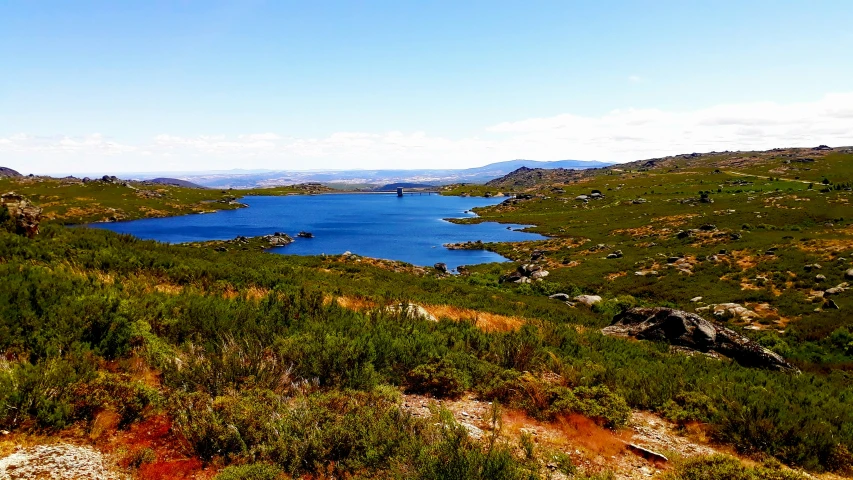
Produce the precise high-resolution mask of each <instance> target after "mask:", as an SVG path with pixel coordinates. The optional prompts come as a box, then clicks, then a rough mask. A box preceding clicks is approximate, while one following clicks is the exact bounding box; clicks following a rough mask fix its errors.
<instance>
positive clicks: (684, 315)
mask: <svg viewBox="0 0 853 480" xmlns="http://www.w3.org/2000/svg"><path fill="white" fill-rule="evenodd" d="M602 333H604V334H605V335H613V336H622V337H633V338H637V339H639V340H651V341H665V342H668V343H669V344H671V345H674V346H677V347H684V348H687V349H690V350H694V351H698V352H702V353H716V354H719V355H723V356H725V357H729V358H731V359H732V360H734V361H736V362H738V363H740V364H741V365H744V366H746V367H756V368H765V369H768V370H779V371H785V372H795V373H799V370H797V368H796V367H794V366H792V365H791V364H789V363H788V362H786V361H785V359H784V358H782V357H781V356H779V355H778V354H776V353H775V352H772V351H770V350H768V349H766V348H764V347H762V346H761V345H759V344H758V343H756V342H754V341H752V340H750V339H749V338H747V337H744V336H743V335H741V334H739V333H737V332H735V331H733V330H730V329H728V328H725V327H723V326H722V325H719V324H717V323H715V322H712V321H709V320H705V319H704V318H702V317H700V316H699V315H696V314H695V313H688V312H684V311H681V310H676V309H674V308H667V307H655V308H632V309H630V310H626V311H625V312H622V313H620V314H619V315H617V316H616V317H615V318H614V319H613V323H611V324H610V326H608V327H605V328H603V329H602Z"/></svg>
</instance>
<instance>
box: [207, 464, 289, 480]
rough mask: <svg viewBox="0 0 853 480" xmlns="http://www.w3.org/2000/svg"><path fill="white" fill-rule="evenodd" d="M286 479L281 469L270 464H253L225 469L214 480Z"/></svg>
mask: <svg viewBox="0 0 853 480" xmlns="http://www.w3.org/2000/svg"><path fill="white" fill-rule="evenodd" d="M281 478H284V473H283V472H282V470H281V469H280V468H278V467H277V466H275V465H270V464H268V463H251V464H248V465H232V466H230V467H225V468H223V469H222V471H220V472H219V473H218V474H217V475H216V476H215V477H213V480H276V479H281Z"/></svg>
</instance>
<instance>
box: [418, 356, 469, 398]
mask: <svg viewBox="0 0 853 480" xmlns="http://www.w3.org/2000/svg"><path fill="white" fill-rule="evenodd" d="M468 383H469V380H468V379H467V378H465V375H464V374H463V373H462V372H461V371H459V370H457V369H456V367H454V366H453V365H452V364H451V363H450V362H449V361H448V360H447V359H441V360H437V361H433V362H430V363H426V364H423V365H418V366H417V367H415V369H414V370H412V371H411V372H409V374H408V375H406V388H407V390H408V391H410V392H412V393H423V394H427V395H431V396H433V397H435V398H458V397H459V396H461V395H462V394H463V393H465V390H466V389H467V388H468Z"/></svg>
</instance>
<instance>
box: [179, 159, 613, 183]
mask: <svg viewBox="0 0 853 480" xmlns="http://www.w3.org/2000/svg"><path fill="white" fill-rule="evenodd" d="M608 165H611V164H609V163H604V162H593V161H589V162H588V161H582V160H559V161H554V162H542V161H537V160H508V161H505V162H497V163H490V164H488V165H485V166H482V167H475V168H464V169H417V170H326V171H307V172H306V171H290V170H279V171H267V172H251V173H247V172H243V171H235V172H234V173H229V172H215V173H210V174H198V175H192V174H187V175H181V178H184V179H187V180H189V181H192V182H195V183H197V184H199V185H204V186H206V187H210V188H229V187H233V188H258V187H274V186H280V185H294V184H298V183H305V182H322V183H324V184H332V183H334V184H345V185H354V186H355V185H367V184H373V185H377V184H380V185H385V184H392V183H416V184H429V185H447V184H451V183H485V182H487V181H489V180H491V179H493V178H496V177H500V176H502V175H506V174H508V173H510V172H512V171H514V170H516V169H518V168H519V167H527V168H547V169H552V168H573V169H588V168H598V167H604V166H608Z"/></svg>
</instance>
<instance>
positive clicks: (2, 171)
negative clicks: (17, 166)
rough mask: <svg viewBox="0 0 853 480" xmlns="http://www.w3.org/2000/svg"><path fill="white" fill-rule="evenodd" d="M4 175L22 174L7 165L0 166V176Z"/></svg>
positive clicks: (14, 175) (19, 175)
mask: <svg viewBox="0 0 853 480" xmlns="http://www.w3.org/2000/svg"><path fill="white" fill-rule="evenodd" d="M4 177H9V178H12V177H23V175H21V174H20V173H19V172H18V171H17V170H12V169H11V168H7V167H0V178H4Z"/></svg>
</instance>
